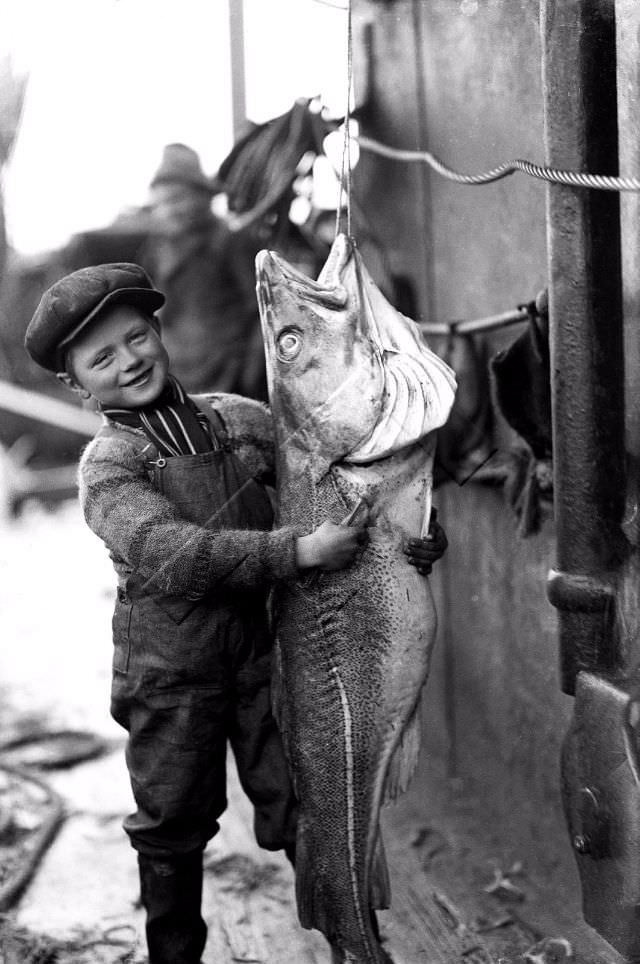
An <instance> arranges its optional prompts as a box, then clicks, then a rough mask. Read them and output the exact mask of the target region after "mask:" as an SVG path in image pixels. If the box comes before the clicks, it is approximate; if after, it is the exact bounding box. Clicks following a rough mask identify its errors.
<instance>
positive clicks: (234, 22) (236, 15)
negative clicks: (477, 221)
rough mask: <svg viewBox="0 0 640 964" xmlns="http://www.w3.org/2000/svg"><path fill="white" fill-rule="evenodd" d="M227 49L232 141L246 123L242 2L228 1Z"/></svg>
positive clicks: (239, 135)
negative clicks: (229, 59)
mask: <svg viewBox="0 0 640 964" xmlns="http://www.w3.org/2000/svg"><path fill="white" fill-rule="evenodd" d="M229 49H230V51H231V117H232V123H233V139H234V141H237V140H238V138H239V137H241V135H242V134H243V133H244V131H245V125H246V121H247V96H246V73H245V58H244V0H229Z"/></svg>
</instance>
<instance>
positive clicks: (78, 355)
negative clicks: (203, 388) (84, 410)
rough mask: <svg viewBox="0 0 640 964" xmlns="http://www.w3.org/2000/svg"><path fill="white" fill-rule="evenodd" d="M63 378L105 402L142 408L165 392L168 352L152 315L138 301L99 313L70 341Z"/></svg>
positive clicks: (80, 390) (120, 406) (107, 404)
mask: <svg viewBox="0 0 640 964" xmlns="http://www.w3.org/2000/svg"><path fill="white" fill-rule="evenodd" d="M67 359H68V363H67V364H68V367H69V369H70V371H69V373H66V374H61V375H60V378H61V380H62V381H64V382H65V384H67V385H68V386H69V387H70V388H71V389H73V390H74V391H77V392H83V390H84V392H85V393H86V392H89V393H90V394H91V395H93V397H94V398H95V399H97V401H99V402H100V403H101V404H102V405H104V406H106V407H114V408H142V407H143V406H144V405H150V404H151V403H152V402H154V401H155V400H156V398H157V397H158V396H159V395H160V393H161V392H162V389H163V388H164V386H165V383H166V380H167V374H168V371H169V356H168V354H167V350H166V348H165V347H164V345H163V344H162V341H161V340H160V335H159V334H158V331H157V329H156V326H155V325H154V323H153V322H152V320H151V319H150V318H148V317H147V316H146V315H145V314H143V313H142V312H141V311H140V310H139V309H138V308H135V307H134V306H133V305H126V304H122V305H114V306H113V307H109V308H106V309H105V310H104V312H102V313H100V314H99V315H98V317H97V318H96V320H95V321H94V322H93V323H92V324H91V325H89V326H88V328H87V330H86V332H85V331H83V332H81V333H80V334H79V335H78V337H77V338H76V339H74V341H73V342H72V344H71V345H70V347H69V351H68V354H67Z"/></svg>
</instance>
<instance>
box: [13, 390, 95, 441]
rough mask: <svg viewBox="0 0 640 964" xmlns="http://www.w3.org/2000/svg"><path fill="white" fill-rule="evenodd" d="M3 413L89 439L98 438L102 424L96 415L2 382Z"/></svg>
mask: <svg viewBox="0 0 640 964" xmlns="http://www.w3.org/2000/svg"><path fill="white" fill-rule="evenodd" d="M0 409H4V410H5V411H7V412H14V413H15V414H16V415H24V417H25V418H32V419H35V420H36V421H38V422H45V423H46V424H48V425H55V426H57V427H58V428H66V429H67V430H68V431H69V432H76V433H77V434H78V435H87V436H89V437H91V436H93V435H95V433H96V432H97V430H98V429H99V428H100V425H101V421H102V420H101V418H100V416H99V415H97V414H96V413H95V412H89V411H87V410H86V409H84V408H80V407H79V406H77V405H71V404H69V403H68V402H63V401H61V400H60V399H58V398H52V397H51V396H50V395H43V394H42V392H34V391H31V390H30V389H27V388H20V387H19V386H18V385H13V384H12V383H11V382H5V381H2V380H1V379H0Z"/></svg>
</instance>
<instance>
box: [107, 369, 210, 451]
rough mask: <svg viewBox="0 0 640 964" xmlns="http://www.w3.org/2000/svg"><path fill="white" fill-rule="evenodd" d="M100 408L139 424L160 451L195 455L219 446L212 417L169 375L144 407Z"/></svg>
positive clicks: (134, 425)
mask: <svg viewBox="0 0 640 964" xmlns="http://www.w3.org/2000/svg"><path fill="white" fill-rule="evenodd" d="M100 410H101V412H102V413H103V414H104V415H106V416H107V418H109V419H111V420H112V421H114V422H121V423H122V424H123V425H130V426H131V427H132V428H140V429H142V431H143V432H144V433H145V435H146V436H147V438H148V439H149V441H150V442H153V444H154V445H155V446H156V448H157V449H158V452H159V453H160V455H163V456H165V457H168V458H171V457H173V456H176V455H196V454H197V453H198V452H211V451H212V450H213V449H217V448H219V447H220V446H219V444H218V440H217V439H216V437H215V435H214V434H213V431H212V429H211V425H210V423H209V419H208V418H207V416H206V415H205V414H204V412H201V411H200V409H199V408H198V407H197V405H195V404H194V402H193V401H192V400H191V399H190V398H189V396H188V395H187V393H186V392H185V390H184V388H183V387H182V385H181V384H180V382H179V381H178V380H177V379H176V378H174V377H173V375H169V378H168V381H167V384H166V386H165V388H164V390H163V392H162V394H161V395H159V396H158V398H157V399H156V400H155V402H154V403H153V405H148V406H146V407H145V408H104V407H102V406H101V407H100Z"/></svg>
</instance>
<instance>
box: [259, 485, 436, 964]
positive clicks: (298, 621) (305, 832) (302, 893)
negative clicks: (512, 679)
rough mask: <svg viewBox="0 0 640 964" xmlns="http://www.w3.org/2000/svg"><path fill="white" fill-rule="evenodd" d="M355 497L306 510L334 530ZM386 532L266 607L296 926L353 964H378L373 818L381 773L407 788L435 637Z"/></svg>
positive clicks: (428, 606)
mask: <svg viewBox="0 0 640 964" xmlns="http://www.w3.org/2000/svg"><path fill="white" fill-rule="evenodd" d="M358 492H359V493H360V495H362V484H361V478H360V479H355V480H354V478H353V476H350V475H347V476H339V477H336V476H335V475H334V477H333V478H332V479H331V480H329V482H328V483H327V486H325V489H324V491H322V490H321V489H320V490H316V491H315V493H313V495H314V496H315V498H311V499H309V500H306V505H307V506H312V507H313V512H314V515H317V516H318V518H333V519H334V520H335V521H339V519H340V518H344V515H345V514H346V513H345V511H344V510H345V507H347V508H348V506H349V501H350V500H351V501H353V499H354V498H355V496H356V495H357V494H358ZM296 495H297V497H298V498H299V497H300V490H299V489H298V491H297V493H296ZM403 496H404V499H405V502H406V510H407V511H406V513H405V517H407V519H408V521H407V524H408V527H409V532H410V533H412V534H414V535H415V534H417V531H419V528H418V530H416V528H412V526H419V519H420V515H421V512H422V509H423V505H422V503H421V502H420V500H418V499H417V498H416V493H415V490H414V489H412V487H411V486H410V485H405V487H404V490H402V491H398V490H397V489H396V492H395V497H394V499H393V503H394V506H395V509H396V514H398V506H402V504H403ZM289 504H291V502H289ZM401 514H402V513H400V515H401ZM412 515H413V518H411V516H412ZM385 519H386V517H385V515H384V513H383V514H380V515H379V516H378V524H377V525H375V526H373V527H372V528H371V529H370V542H369V544H368V545H367V547H366V548H365V549H364V550H363V551H362V553H361V556H360V558H359V559H358V560H357V561H356V562H355V563H354V564H353V565H352V566H350V567H349V568H348V569H345V570H342V571H340V572H335V573H328V572H327V573H322V574H321V575H320V576H319V577H317V578H315V579H311V580H307V581H305V580H304V579H302V580H300V582H299V583H297V584H295V585H288V586H286V587H281V588H280V589H279V590H278V598H277V602H276V611H277V613H278V615H277V644H276V645H277V653H278V658H277V664H278V665H277V677H278V680H277V689H278V692H279V699H278V707H277V713H278V719H279V723H280V727H281V730H282V733H283V738H284V743H285V747H286V751H287V756H288V759H289V763H290V767H291V771H292V775H293V779H294V783H295V788H296V793H297V796H298V800H299V805H300V820H299V829H298V844H297V853H296V888H297V900H298V911H299V916H300V921H301V923H302V925H303V926H304V927H314V928H317V929H319V930H320V931H322V932H323V933H324V934H325V935H326V936H327V938H328V939H329V941H330V942H331V943H332V944H333V945H334V946H336V947H338V948H339V949H340V950H341V952H342V953H344V954H346V955H349V954H350V955H352V956H353V960H354V961H355V962H357V964H361V962H362V964H381V962H383V961H385V960H387V958H386V956H385V955H384V952H383V951H382V948H381V947H380V945H379V942H378V941H377V939H376V937H375V935H374V932H373V930H372V927H371V920H370V910H371V908H374V907H381V906H388V903H389V887H388V877H387V872H386V865H385V861H384V856H383V852H382V841H381V839H380V829H379V816H380V808H381V806H382V803H383V801H384V799H385V797H386V796H388V795H389V793H393V792H394V790H393V789H390V787H389V785H388V784H389V778H390V774H391V773H392V772H393V774H394V783H395V782H400V783H402V782H406V777H407V776H408V773H409V771H410V769H411V763H412V761H411V760H405V761H403V760H402V755H403V753H404V752H408V754H409V756H410V757H411V756H412V757H414V758H415V755H416V754H417V743H416V742H415V741H407V740H406V737H407V730H408V728H410V726H411V724H412V722H415V721H416V710H417V706H418V702H419V697H420V691H421V689H422V686H423V684H424V682H425V680H426V677H427V674H428V669H429V660H430V653H431V649H432V645H433V641H434V637H435V628H436V616H435V609H434V605H433V598H432V595H431V591H430V588H429V584H428V580H427V579H425V578H424V577H422V576H419V575H418V574H417V572H416V570H415V569H414V567H412V566H410V565H409V564H408V563H407V561H406V557H405V556H404V555H403V554H402V540H403V536H404V533H403V532H402V531H400V529H399V527H398V526H397V524H396V525H394V526H393V527H391V526H389V525H387V524H385ZM407 742H408V743H409V744H410V746H409V749H408V750H407V747H406V744H407ZM403 770H404V773H405V776H404V778H402V777H400V778H398V774H399V773H400V774H401V773H402V772H403ZM345 959H349V960H351V958H345Z"/></svg>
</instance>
